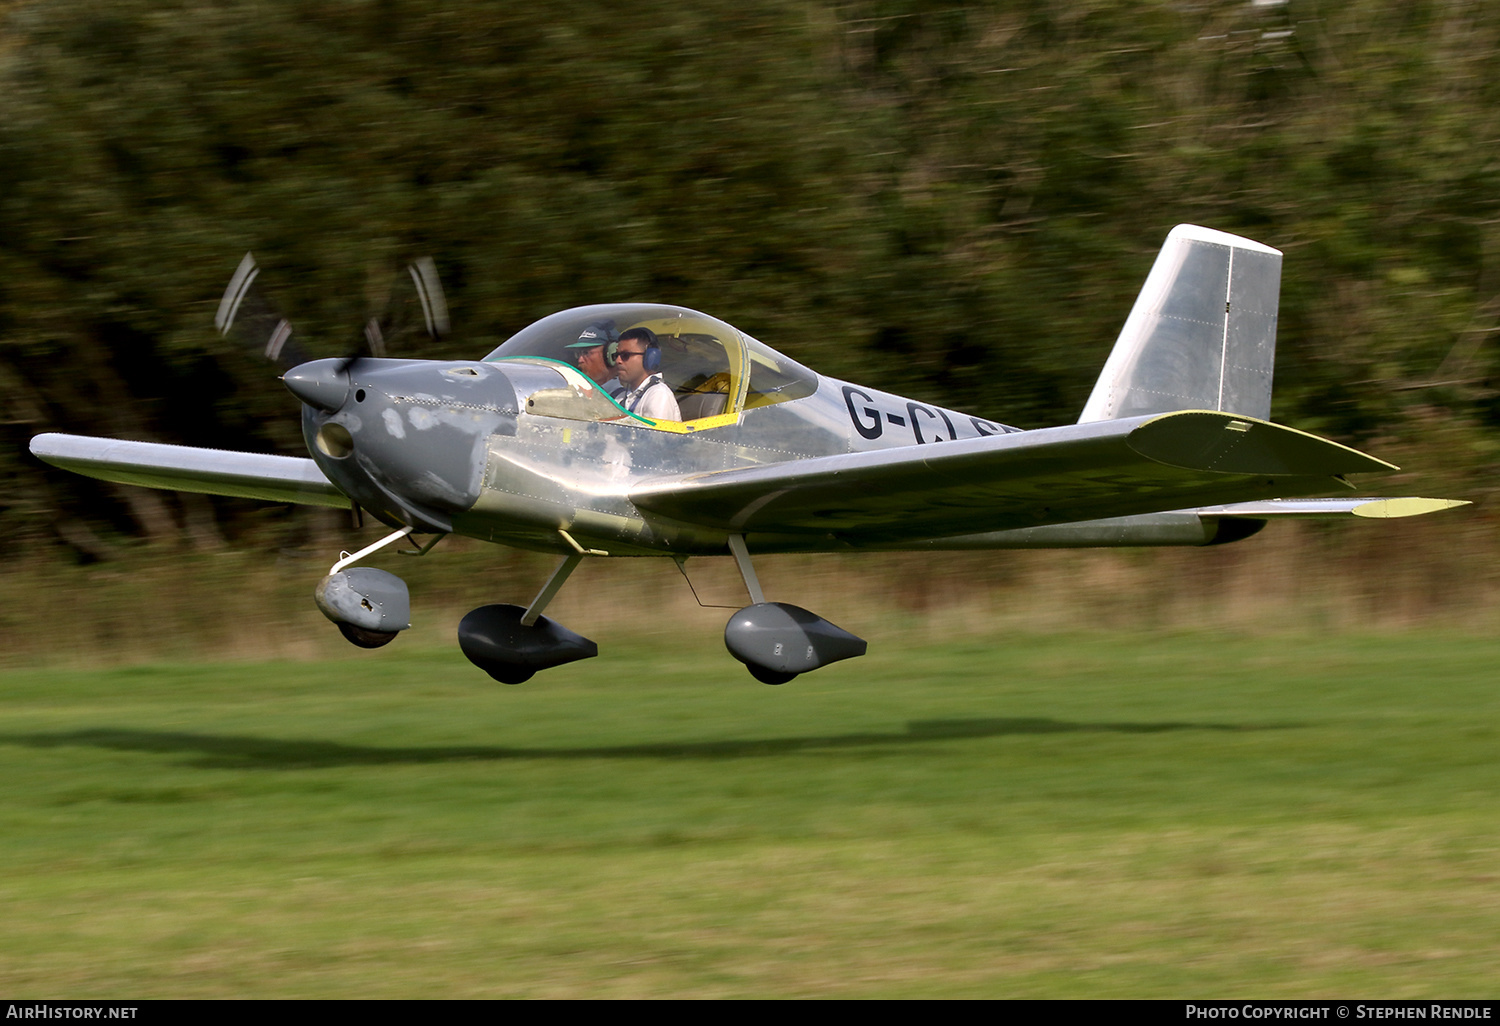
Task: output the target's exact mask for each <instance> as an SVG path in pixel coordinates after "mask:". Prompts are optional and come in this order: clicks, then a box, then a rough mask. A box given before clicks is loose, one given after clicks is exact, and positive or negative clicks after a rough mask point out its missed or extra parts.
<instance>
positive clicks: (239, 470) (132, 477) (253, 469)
mask: <svg viewBox="0 0 1500 1026" xmlns="http://www.w3.org/2000/svg"><path fill="white" fill-rule="evenodd" d="M31 451H32V453H33V454H34V455H35V456H36V458H37V459H39V460H41V461H43V462H44V463H50V464H52V465H53V466H54V467H61V468H62V469H63V470H71V471H72V472H73V473H75V474H82V475H84V476H85V477H93V478H98V479H99V480H101V481H117V482H119V483H120V484H132V485H144V486H145V487H147V488H168V489H172V490H174V491H179V492H202V493H204V494H206V495H227V496H235V497H238V498H243V499H260V500H262V501H264V502H289V503H297V504H300V505H305V506H332V507H334V508H337V509H348V508H349V498H348V496H346V495H345V494H344V493H343V492H341V491H339V490H338V489H337V488H335V487H334V486H333V482H331V481H329V480H328V478H326V477H324V476H323V472H322V471H321V470H319V469H318V465H317V464H316V463H314V462H313V461H312V460H309V459H302V458H298V457H295V456H271V455H267V454H265V453H254V452H227V451H225V450H222V449H197V448H193V447H191V446H186V445H166V444H164V443H161V442H127V441H120V440H119V439H115V438H90V437H88V436H85V435H63V434H45V435H37V436H36V437H34V438H33V439H32V440H31Z"/></svg>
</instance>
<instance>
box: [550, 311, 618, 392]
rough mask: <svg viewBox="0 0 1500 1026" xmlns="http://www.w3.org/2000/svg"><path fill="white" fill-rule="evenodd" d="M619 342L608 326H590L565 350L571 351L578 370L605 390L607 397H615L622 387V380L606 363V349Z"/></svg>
mask: <svg viewBox="0 0 1500 1026" xmlns="http://www.w3.org/2000/svg"><path fill="white" fill-rule="evenodd" d="M615 341H617V340H616V338H615V333H614V330H613V329H612V328H611V327H610V326H609V325H606V324H590V325H589V326H588V327H587V328H584V329H583V330H582V331H581V332H579V333H578V341H577V342H570V343H568V345H567V346H565V347H564V348H566V349H568V350H569V351H570V354H571V355H572V357H573V362H574V363H576V364H577V365H578V369H579V370H581V371H583V373H585V374H587V375H588V376H589V378H590V379H591V380H592V381H593V382H594V384H596V385H598V386H599V387H600V388H602V389H604V392H605V394H606V395H614V394H615V393H616V392H618V391H619V390H620V388H621V387H622V386H621V385H620V379H619V377H617V376H616V375H615V374H614V372H613V371H612V370H610V368H609V367H608V366H607V365H606V364H605V362H604V347H605V346H607V345H609V344H611V343H613V342H615Z"/></svg>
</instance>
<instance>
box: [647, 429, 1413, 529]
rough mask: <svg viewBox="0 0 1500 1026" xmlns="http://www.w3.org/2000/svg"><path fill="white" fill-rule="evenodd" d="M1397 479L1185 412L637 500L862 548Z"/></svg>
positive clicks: (736, 525) (1371, 465)
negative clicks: (1357, 480)
mask: <svg viewBox="0 0 1500 1026" xmlns="http://www.w3.org/2000/svg"><path fill="white" fill-rule="evenodd" d="M1395 469H1396V467H1394V466H1393V465H1392V464H1389V463H1386V462H1385V461H1384V460H1379V459H1376V458H1375V457H1373V456H1368V455H1366V454H1364V453H1362V452H1358V451H1357V450H1354V449H1350V448H1348V447H1347V446H1344V445H1340V444H1338V443H1337V442H1331V441H1329V440H1327V439H1324V438H1319V437H1318V436H1316V435H1310V434H1307V433H1306V432H1303V431H1298V430H1296V429H1294V428H1288V427H1283V426H1281V425H1277V424H1272V423H1269V422H1267V421H1263V420H1257V419H1255V418H1252V417H1244V416H1236V415H1234V414H1230V413H1220V412H1213V411H1205V410H1183V411H1176V412H1171V413H1162V414H1154V415H1147V416H1139V417H1132V418H1126V419H1121V420H1104V421H1094V422H1089V423H1084V424H1073V425H1067V426H1064V427H1056V428H1044V429H1041V430H1037V431H1022V432H1016V433H1013V434H1006V435H991V436H989V437H986V438H975V439H964V440H961V441H956V442H955V441H945V442H940V443H929V444H926V445H913V446H904V447H901V448H893V449H880V450H875V451H870V452H858V453H848V454H842V455H837V456H820V457H813V458H809V459H804V460H798V461H795V462H791V463H779V464H769V465H763V466H757V467H748V468H739V469H731V470H721V471H715V472H709V473H703V474H688V475H683V476H680V477H674V478H669V479H656V480H652V481H648V482H645V483H644V484H643V485H642V486H641V487H639V488H637V489H635V490H634V491H632V493H631V499H632V500H633V501H634V502H635V503H636V505H637V506H638V507H639V508H640V509H642V510H645V511H648V512H650V513H654V514H657V515H660V516H665V517H670V518H672V519H674V520H679V521H683V522H687V523H693V524H704V525H712V526H714V527H719V528H724V529H727V530H729V531H732V532H736V533H750V532H760V533H790V534H808V533H819V534H833V535H835V536H845V537H847V538H848V539H849V540H850V541H857V542H864V543H868V542H878V541H882V540H884V541H890V540H899V539H909V538H921V537H934V536H941V535H957V534H965V533H972V532H978V531H995V530H1003V529H1008V528H1019V527H1035V526H1038V525H1042V524H1049V523H1071V522H1075V521H1080V520H1096V519H1101V518H1107V517H1121V516H1130V515H1134V514H1139V513H1151V512H1158V511H1162V510H1180V509H1184V508H1186V507H1203V506H1216V505H1222V506H1226V507H1228V505H1229V504H1234V503H1247V502H1253V501H1256V500H1264V499H1271V498H1280V497H1285V496H1297V495H1308V494H1313V493H1317V492H1323V491H1328V490H1330V489H1343V488H1347V487H1350V486H1349V485H1348V482H1346V481H1343V480H1342V477H1343V475H1345V474H1353V473H1365V472H1371V471H1386V470H1395ZM1218 515H1221V516H1256V515H1257V514H1255V513H1249V512H1238V511H1233V512H1231V511H1230V509H1229V508H1226V509H1225V510H1224V511H1223V512H1221V513H1219V514H1218Z"/></svg>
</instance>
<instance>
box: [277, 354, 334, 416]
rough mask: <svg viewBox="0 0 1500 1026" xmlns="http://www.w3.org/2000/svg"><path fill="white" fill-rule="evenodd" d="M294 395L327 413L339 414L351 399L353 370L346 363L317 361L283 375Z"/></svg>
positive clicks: (285, 382) (300, 365)
mask: <svg viewBox="0 0 1500 1026" xmlns="http://www.w3.org/2000/svg"><path fill="white" fill-rule="evenodd" d="M281 381H282V383H283V384H285V385H286V387H287V388H288V389H289V390H290V391H291V393H292V395H294V396H296V397H297V398H298V399H301V400H302V401H303V402H304V403H306V404H307V405H309V406H311V407H313V408H315V409H319V410H322V411H323V412H324V413H337V412H338V411H339V410H341V409H343V406H344V403H345V402H347V401H348V399H349V370H348V367H347V361H345V360H334V359H328V360H313V361H312V362H310V363H303V364H299V365H297V366H296V367H293V368H292V369H291V370H289V371H287V372H286V373H285V374H283V375H282V377H281Z"/></svg>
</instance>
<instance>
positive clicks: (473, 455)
mask: <svg viewBox="0 0 1500 1026" xmlns="http://www.w3.org/2000/svg"><path fill="white" fill-rule="evenodd" d="M350 378H351V386H350V389H349V396H350V398H349V399H348V401H346V402H345V403H344V405H343V407H342V408H340V409H339V410H337V411H336V412H333V413H326V412H324V411H320V410H317V409H314V408H312V407H304V418H303V425H304V433H305V435H306V437H307V441H308V448H309V451H310V452H311V453H312V456H313V458H314V460H316V461H317V463H318V465H319V467H320V468H322V470H323V471H324V473H325V474H327V475H328V477H329V478H330V479H331V480H333V481H334V482H335V484H337V485H338V486H339V487H340V488H341V489H343V490H344V491H345V492H346V493H348V494H349V495H350V496H351V497H352V498H353V499H354V500H355V501H356V502H358V503H359V504H360V505H361V506H363V507H364V508H365V509H366V510H368V511H369V512H371V513H372V514H373V515H375V516H376V517H377V518H379V519H381V520H383V521H385V522H386V523H388V524H391V525H392V526H404V525H408V524H414V525H415V526H417V527H418V529H419V530H426V531H434V532H442V531H451V532H453V533H456V534H461V535H466V536H469V537H474V538H480V539H484V540H486V541H493V542H499V543H502V544H506V545H512V546H516V547H520V548H529V549H538V550H544V551H555V552H569V551H574V549H573V543H575V542H576V543H577V544H578V545H579V546H582V547H583V548H587V549H593V550H598V551H602V552H607V553H609V554H610V555H622V556H623V555H666V554H676V555H693V554H718V553H723V552H725V551H726V549H725V545H726V538H727V534H728V531H727V529H726V528H723V527H717V526H715V525H712V524H692V523H684V522H679V521H674V520H672V519H670V518H666V517H662V516H660V515H656V514H651V513H647V512H644V511H642V510H641V509H638V508H637V507H636V505H635V504H634V503H633V502H632V501H631V498H630V496H631V492H632V491H633V490H634V489H636V488H638V487H641V486H643V485H647V484H649V483H650V482H652V481H654V480H658V479H661V478H663V477H670V478H675V479H677V480H678V481H679V482H680V487H682V488H686V489H691V488H692V487H693V477H694V476H695V475H702V474H710V473H712V472H714V471H718V470H728V469H734V468H740V467H748V466H757V465H763V464H776V463H784V462H787V461H794V460H801V459H807V458H811V457H817V456H828V455H834V454H840V453H850V452H860V451H868V450H874V449H887V448H893V447H898V446H915V445H936V444H941V443H942V442H943V441H948V440H956V439H964V438H975V437H979V436H983V435H994V434H1003V433H1007V432H1011V431H1015V430H1016V429H1015V428H1009V427H1006V426H1004V425H1001V424H998V423H995V422H993V421H988V420H983V419H979V418H974V417H971V416H969V415H967V414H963V413H959V412H957V411H955V410H949V409H944V408H942V407H938V406H932V405H929V404H925V403H918V402H915V401H913V400H910V399H907V398H905V397H902V396H898V395H894V394H892V393H888V392H883V391H881V390H879V389H874V388H868V387H865V386H862V385H853V384H849V383H847V382H843V381H839V380H837V379H834V378H828V377H822V378H820V379H819V381H818V387H817V390H816V391H815V392H814V393H813V394H812V395H809V396H806V397H804V398H801V399H793V400H789V401H786V402H780V403H773V404H769V405H764V406H759V407H754V408H751V409H747V410H742V411H740V412H739V413H738V415H735V416H727V417H725V416H721V417H717V418H712V419H710V420H706V421H699V422H689V423H688V424H687V425H686V427H687V430H668V429H664V428H661V427H656V426H652V425H650V424H648V423H646V422H643V421H641V420H639V419H635V418H619V419H612V420H583V419H569V418H567V417H559V416H549V415H542V414H537V413H534V412H529V411H528V402H527V400H528V399H529V398H530V397H531V396H533V395H535V394H537V393H541V392H547V391H549V390H556V389H559V388H561V387H565V386H566V385H568V384H569V381H570V379H572V378H573V375H572V374H571V373H570V372H569V371H568V369H566V368H564V367H562V366H561V365H556V364H552V365H549V364H547V363H545V362H542V361H536V360H528V359H520V360H499V361H485V362H457V363H450V362H438V361H418V360H374V359H365V360H361V361H359V362H358V363H356V364H355V365H354V367H353V368H351V373H350ZM575 383H576V381H575ZM330 425H332V426H336V427H340V428H342V429H343V430H345V431H347V432H348V437H349V439H351V441H352V445H351V446H349V451H347V452H345V451H341V450H340V449H339V448H338V447H337V446H334V445H330V444H329V443H328V439H329V437H330V435H329V428H330ZM700 425H702V426H700ZM570 539H571V540H570ZM752 541H753V543H754V546H755V548H756V549H757V551H762V552H767V551H804V550H826V549H829V548H844V547H851V546H849V545H848V544H847V543H846V542H843V541H841V540H840V539H839V538H837V537H835V536H832V535H828V536H825V535H817V534H797V535H785V536H776V535H760V536H755V537H753V538H752Z"/></svg>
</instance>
